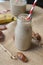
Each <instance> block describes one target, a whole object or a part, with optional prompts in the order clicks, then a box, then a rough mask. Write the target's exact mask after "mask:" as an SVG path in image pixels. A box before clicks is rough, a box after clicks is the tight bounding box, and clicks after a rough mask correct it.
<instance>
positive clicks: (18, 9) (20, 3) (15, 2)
mask: <svg viewBox="0 0 43 65" xmlns="http://www.w3.org/2000/svg"><path fill="white" fill-rule="evenodd" d="M10 6H11V13H12V14H13V15H15V16H18V15H19V14H21V13H24V12H25V11H26V0H10Z"/></svg>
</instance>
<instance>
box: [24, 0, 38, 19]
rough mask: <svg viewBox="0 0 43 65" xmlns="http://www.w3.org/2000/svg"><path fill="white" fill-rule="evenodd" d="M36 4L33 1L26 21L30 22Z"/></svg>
mask: <svg viewBox="0 0 43 65" xmlns="http://www.w3.org/2000/svg"><path fill="white" fill-rule="evenodd" d="M36 2H37V0H35V1H34V3H33V5H32V8H31V10H30V12H29V15H28V16H27V17H26V18H25V19H26V20H30V19H31V15H32V13H33V10H34V7H35V5H36Z"/></svg>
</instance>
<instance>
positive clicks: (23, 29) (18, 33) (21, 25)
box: [15, 14, 32, 50]
mask: <svg viewBox="0 0 43 65" xmlns="http://www.w3.org/2000/svg"><path fill="white" fill-rule="evenodd" d="M26 16H27V14H22V15H20V16H19V18H18V20H17V26H16V28H15V46H16V47H17V48H18V49H19V50H27V49H28V48H30V46H31V40H32V27H31V23H30V22H31V21H27V20H25V19H24V17H26Z"/></svg>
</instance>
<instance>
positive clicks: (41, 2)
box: [0, 0, 43, 8]
mask: <svg viewBox="0 0 43 65" xmlns="http://www.w3.org/2000/svg"><path fill="white" fill-rule="evenodd" d="M3 1H9V0H0V2H3ZM26 1H27V4H32V3H33V2H34V0H26ZM36 5H37V6H39V7H42V8H43V0H38V1H37V4H36Z"/></svg>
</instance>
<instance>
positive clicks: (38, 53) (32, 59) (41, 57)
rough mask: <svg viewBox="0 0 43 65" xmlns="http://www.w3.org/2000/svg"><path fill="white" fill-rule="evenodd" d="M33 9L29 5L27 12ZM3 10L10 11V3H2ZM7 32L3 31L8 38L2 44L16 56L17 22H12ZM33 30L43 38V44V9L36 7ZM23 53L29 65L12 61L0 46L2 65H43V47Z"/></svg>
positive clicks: (0, 63)
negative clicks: (15, 37)
mask: <svg viewBox="0 0 43 65" xmlns="http://www.w3.org/2000/svg"><path fill="white" fill-rule="evenodd" d="M30 8H31V5H27V10H29V9H30ZM1 9H9V2H6V3H0V10H1ZM6 26H7V28H8V29H7V30H6V31H3V33H4V34H5V36H6V39H5V41H4V42H3V43H1V44H2V45H3V46H4V47H5V48H6V49H8V50H9V51H10V52H11V53H12V55H15V53H16V52H17V51H19V50H18V49H16V47H15V44H14V40H13V35H14V29H15V22H11V23H9V24H7V25H6ZM32 28H33V30H34V31H35V32H38V33H40V35H41V37H42V43H43V9H41V8H39V7H35V10H34V16H33V18H32ZM21 52H23V53H24V54H25V55H26V56H27V57H28V59H29V62H28V63H23V62H21V61H20V60H12V59H11V58H10V56H9V55H8V53H7V52H4V50H3V49H2V48H1V46H0V65H43V47H42V48H41V47H35V48H33V49H31V50H27V51H21Z"/></svg>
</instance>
